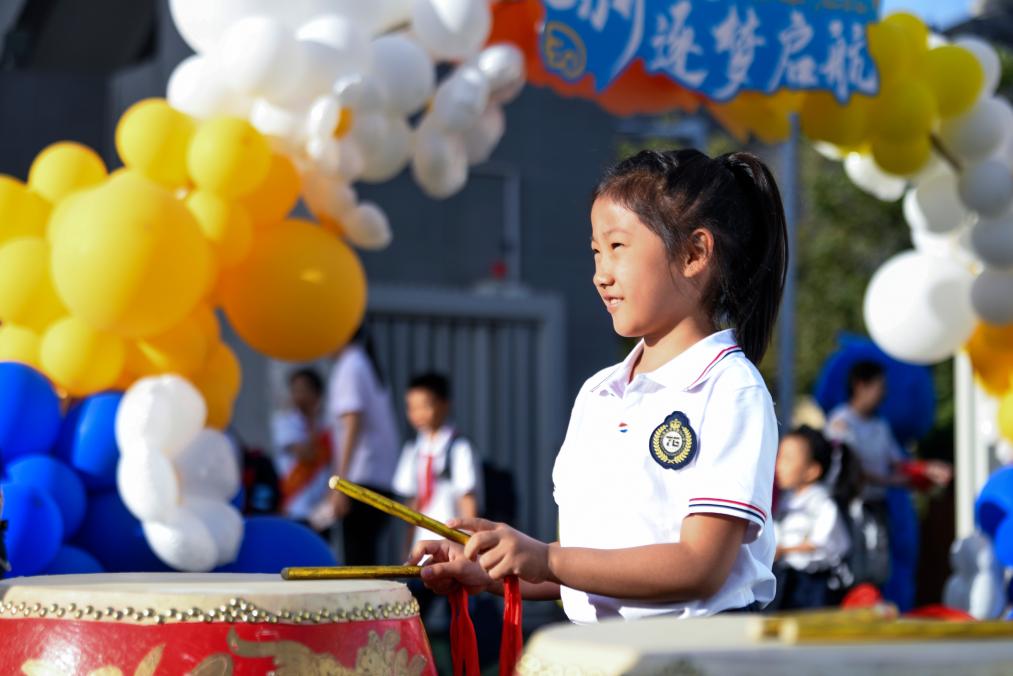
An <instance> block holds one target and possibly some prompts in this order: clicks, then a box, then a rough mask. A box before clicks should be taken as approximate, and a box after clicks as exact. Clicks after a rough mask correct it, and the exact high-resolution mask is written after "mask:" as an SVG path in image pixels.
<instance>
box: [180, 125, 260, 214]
mask: <svg viewBox="0 0 1013 676" xmlns="http://www.w3.org/2000/svg"><path fill="white" fill-rule="evenodd" d="M270 166H271V147H270V146H269V145H268V143H267V139H265V138H264V137H263V136H262V135H261V133H260V132H259V131H257V130H256V129H254V127H253V125H251V124H250V123H249V122H247V121H246V120H240V119H239V118H235V117H216V118H212V119H210V120H207V121H206V122H204V123H202V124H201V125H200V126H199V127H198V128H197V132H196V133H195V134H194V136H193V139H192V140H191V141H190V148H189V150H188V152H187V167H188V169H189V172H190V177H191V178H192V179H193V181H194V183H196V184H197V187H199V188H201V189H203V190H209V191H211V192H214V193H218V194H219V195H221V196H222V197H226V198H229V199H233V198H236V197H239V196H240V195H245V194H246V193H248V192H250V191H251V190H253V189H254V188H255V187H256V186H257V184H259V183H261V182H262V181H263V180H264V177H265V176H267V172H268V169H269V168H270Z"/></svg>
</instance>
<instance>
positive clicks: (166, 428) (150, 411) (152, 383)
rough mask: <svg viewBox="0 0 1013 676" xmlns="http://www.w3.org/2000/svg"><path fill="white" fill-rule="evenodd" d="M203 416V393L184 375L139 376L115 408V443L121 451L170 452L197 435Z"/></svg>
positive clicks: (181, 446)
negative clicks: (183, 376) (139, 378)
mask: <svg viewBox="0 0 1013 676" xmlns="http://www.w3.org/2000/svg"><path fill="white" fill-rule="evenodd" d="M206 419H207V405H206V404H205V403H204V397H203V396H201V393H200V392H199V391H198V390H197V388H196V387H194V386H193V385H191V384H190V382H189V381H188V380H186V379H185V378H182V377H180V376H177V375H163V376H152V377H149V378H142V379H141V380H138V381H137V382H136V383H134V384H133V385H131V386H130V389H128V390H127V392H126V394H124V395H123V400H122V401H121V402H120V406H119V408H118V409H117V411H116V443H117V444H118V445H119V447H120V453H121V454H123V455H130V454H132V453H135V452H144V451H147V450H153V451H160V452H162V453H165V454H166V455H169V456H171V455H173V454H174V453H175V452H176V451H179V450H180V449H182V448H183V447H184V446H186V445H187V444H188V443H190V441H192V440H193V438H194V437H196V436H197V433H198V432H200V431H201V429H203V427H204V421H205V420H206Z"/></svg>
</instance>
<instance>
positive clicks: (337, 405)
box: [327, 352, 372, 417]
mask: <svg viewBox="0 0 1013 676" xmlns="http://www.w3.org/2000/svg"><path fill="white" fill-rule="evenodd" d="M369 368H370V367H369V363H368V362H367V361H366V359H365V358H364V357H363V355H361V354H360V353H358V352H350V353H348V354H346V355H342V357H340V358H339V360H338V363H337V364H335V365H334V373H333V374H332V376H331V381H330V383H328V393H327V396H328V407H327V412H328V413H329V414H330V415H332V416H334V417H340V416H343V415H345V414H346V413H359V412H362V411H363V410H364V409H365V408H366V406H367V405H368V403H369V396H368V395H369V392H368V387H369V385H368V383H369V378H370V377H371V375H372V374H371V373H370V372H369Z"/></svg>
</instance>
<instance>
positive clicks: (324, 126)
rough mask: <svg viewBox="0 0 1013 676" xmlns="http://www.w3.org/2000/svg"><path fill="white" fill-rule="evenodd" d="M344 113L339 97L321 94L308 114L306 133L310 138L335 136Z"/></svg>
mask: <svg viewBox="0 0 1013 676" xmlns="http://www.w3.org/2000/svg"><path fill="white" fill-rule="evenodd" d="M343 114H344V113H343V112H342V109H341V104H340V103H338V99H337V97H335V96H333V95H327V96H321V97H320V98H318V99H317V100H316V101H314V102H313V105H312V106H310V110H309V112H308V113H307V115H306V133H307V134H308V135H309V137H310V138H313V137H322V138H329V137H332V136H334V130H335V129H337V127H338V123H339V122H340V121H341V116H342V115H343Z"/></svg>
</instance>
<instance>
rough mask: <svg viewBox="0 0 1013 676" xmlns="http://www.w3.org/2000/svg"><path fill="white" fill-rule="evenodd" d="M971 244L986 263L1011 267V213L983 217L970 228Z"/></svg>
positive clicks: (1012, 259)
mask: <svg viewBox="0 0 1013 676" xmlns="http://www.w3.org/2000/svg"><path fill="white" fill-rule="evenodd" d="M971 246H972V247H973V249H974V253H975V254H976V255H977V257H978V258H980V259H981V260H982V262H984V263H985V264H986V265H989V266H991V267H994V268H1013V214H1010V213H1006V214H1004V215H1003V216H1002V217H1000V218H997V219H986V218H983V219H981V220H979V221H978V222H977V223H975V225H974V227H973V228H971Z"/></svg>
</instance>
